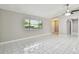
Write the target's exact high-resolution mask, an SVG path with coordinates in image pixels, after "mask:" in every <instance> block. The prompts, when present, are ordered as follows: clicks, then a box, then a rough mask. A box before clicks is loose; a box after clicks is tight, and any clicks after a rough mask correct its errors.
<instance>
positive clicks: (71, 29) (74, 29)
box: [67, 19, 78, 35]
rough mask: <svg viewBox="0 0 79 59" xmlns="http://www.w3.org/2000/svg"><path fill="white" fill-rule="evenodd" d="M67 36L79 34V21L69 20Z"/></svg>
mask: <svg viewBox="0 0 79 59" xmlns="http://www.w3.org/2000/svg"><path fill="white" fill-rule="evenodd" d="M67 34H69V35H76V34H78V19H71V20H67Z"/></svg>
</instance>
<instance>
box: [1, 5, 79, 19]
mask: <svg viewBox="0 0 79 59" xmlns="http://www.w3.org/2000/svg"><path fill="white" fill-rule="evenodd" d="M78 7H79V4H72V5H70V9H71V10H72V9H75V8H78ZM0 8H1V9H5V10H10V11H15V12H20V13H25V14H29V15H35V16H40V17H45V18H52V17H55V16H58V15H61V14H62V13H64V12H65V10H66V6H65V4H0Z"/></svg>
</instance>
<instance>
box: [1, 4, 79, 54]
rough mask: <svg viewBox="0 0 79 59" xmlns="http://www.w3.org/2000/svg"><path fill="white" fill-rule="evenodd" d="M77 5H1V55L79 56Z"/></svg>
mask: <svg viewBox="0 0 79 59" xmlns="http://www.w3.org/2000/svg"><path fill="white" fill-rule="evenodd" d="M78 33H79V4H0V54H79V34H78Z"/></svg>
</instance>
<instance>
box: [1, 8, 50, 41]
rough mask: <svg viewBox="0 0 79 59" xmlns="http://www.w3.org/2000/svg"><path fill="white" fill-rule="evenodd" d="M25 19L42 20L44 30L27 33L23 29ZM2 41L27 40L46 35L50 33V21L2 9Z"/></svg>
mask: <svg viewBox="0 0 79 59" xmlns="http://www.w3.org/2000/svg"><path fill="white" fill-rule="evenodd" d="M25 18H31V19H38V20H39V19H40V20H42V21H43V29H41V30H37V31H26V30H25V28H24V27H23V20H24V19H25ZM0 22H1V23H2V24H0V28H1V29H2V30H1V29H0V32H2V36H1V33H0V36H1V37H2V38H0V41H9V40H15V39H19V38H26V37H29V36H33V35H39V34H44V33H49V32H50V30H49V29H50V28H49V20H47V19H44V18H40V17H37V16H29V15H26V14H21V13H16V12H11V11H6V10H2V9H0Z"/></svg>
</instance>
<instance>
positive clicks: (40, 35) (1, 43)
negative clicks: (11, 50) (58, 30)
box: [0, 33, 51, 45]
mask: <svg viewBox="0 0 79 59" xmlns="http://www.w3.org/2000/svg"><path fill="white" fill-rule="evenodd" d="M50 34H51V33H45V34H39V35H35V36H31V37H26V38H21V39H16V40H11V41H6V42H0V45H3V44H8V43H13V42H18V41H22V40H26V39H32V38H38V37H42V36H46V35H50Z"/></svg>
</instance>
